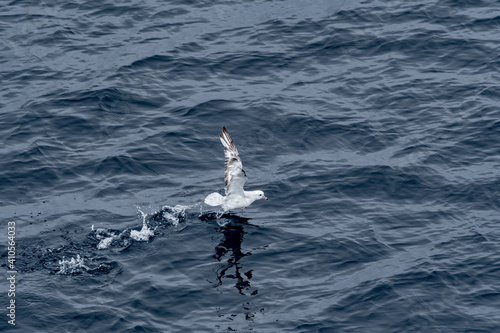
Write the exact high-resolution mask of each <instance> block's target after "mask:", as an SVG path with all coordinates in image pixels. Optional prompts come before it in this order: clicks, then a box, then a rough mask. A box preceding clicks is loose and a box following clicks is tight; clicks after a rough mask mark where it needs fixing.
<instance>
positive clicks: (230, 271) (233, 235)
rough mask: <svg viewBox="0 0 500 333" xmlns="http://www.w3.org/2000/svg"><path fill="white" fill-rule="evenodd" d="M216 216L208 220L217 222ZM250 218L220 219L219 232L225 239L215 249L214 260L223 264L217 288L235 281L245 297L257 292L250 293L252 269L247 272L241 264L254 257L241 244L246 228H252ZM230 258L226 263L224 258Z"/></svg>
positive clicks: (231, 216)
mask: <svg viewBox="0 0 500 333" xmlns="http://www.w3.org/2000/svg"><path fill="white" fill-rule="evenodd" d="M216 218H217V217H216V216H209V217H208V218H207V220H215V219H216ZM248 221H249V219H248V218H243V217H239V216H236V215H232V214H224V215H222V216H221V217H220V218H219V219H217V222H218V231H220V232H221V233H222V234H223V235H224V238H223V239H222V241H221V242H220V243H219V244H218V245H217V246H216V247H215V253H214V258H215V259H217V261H219V262H221V263H222V264H221V266H220V267H219V269H217V283H216V284H215V286H216V287H218V286H220V285H222V282H223V279H234V280H235V281H236V283H235V287H236V288H237V289H238V291H239V293H240V294H242V295H245V294H247V293H250V294H251V295H256V294H257V290H253V291H250V287H251V286H250V280H251V279H252V271H253V270H252V269H251V270H248V271H246V272H245V269H244V267H243V265H242V264H241V263H240V260H241V258H243V257H247V256H250V255H252V252H245V253H244V252H243V251H242V250H241V244H242V242H243V239H244V237H245V234H246V232H245V226H249V225H250V226H251V225H252V224H250V223H248ZM228 256H229V258H228V259H227V260H226V261H225V262H224V258H226V257H228Z"/></svg>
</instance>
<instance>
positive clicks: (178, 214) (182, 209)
mask: <svg viewBox="0 0 500 333" xmlns="http://www.w3.org/2000/svg"><path fill="white" fill-rule="evenodd" d="M188 208H191V206H183V205H175V207H170V206H168V205H165V206H163V208H162V209H163V217H164V218H165V219H166V220H167V221H168V222H170V223H172V224H173V225H178V224H179V219H180V218H184V216H185V215H186V209H188Z"/></svg>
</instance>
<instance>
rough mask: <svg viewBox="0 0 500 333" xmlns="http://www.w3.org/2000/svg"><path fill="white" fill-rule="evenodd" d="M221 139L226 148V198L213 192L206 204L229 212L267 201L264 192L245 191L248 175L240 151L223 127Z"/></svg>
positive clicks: (206, 199) (207, 198)
mask: <svg viewBox="0 0 500 333" xmlns="http://www.w3.org/2000/svg"><path fill="white" fill-rule="evenodd" d="M219 137H220V141H221V142H222V145H223V146H224V156H225V163H224V166H225V171H224V183H225V189H226V196H225V197H223V196H222V195H220V194H219V193H217V192H213V193H210V194H209V195H207V197H206V198H205V203H206V204H207V205H210V206H221V207H222V209H223V210H224V211H228V210H232V209H236V208H240V209H241V210H244V209H245V208H246V207H248V206H250V205H251V204H252V202H254V201H255V200H259V199H264V200H267V198H266V197H265V196H264V192H262V191H245V190H244V189H243V185H245V182H246V181H247V175H246V174H245V171H244V170H243V165H242V164H241V160H240V156H239V155H238V149H236V146H235V145H234V142H233V140H232V139H231V137H230V136H229V133H228V132H227V130H226V128H225V127H222V135H220V134H219Z"/></svg>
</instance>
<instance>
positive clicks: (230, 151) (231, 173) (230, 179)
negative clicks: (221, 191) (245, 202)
mask: <svg viewBox="0 0 500 333" xmlns="http://www.w3.org/2000/svg"><path fill="white" fill-rule="evenodd" d="M219 137H220V141H221V142H222V145H223V146H224V156H225V163H224V166H225V171H224V182H225V186H226V195H230V194H238V195H243V186H244V185H245V182H246V181H247V175H246V174H245V171H243V165H242V164H241V160H240V156H239V155H238V149H236V146H235V145H234V142H233V140H232V139H231V137H230V136H229V133H228V132H227V130H226V128H225V127H222V135H221V134H219Z"/></svg>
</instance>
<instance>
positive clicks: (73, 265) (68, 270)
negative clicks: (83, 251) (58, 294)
mask: <svg viewBox="0 0 500 333" xmlns="http://www.w3.org/2000/svg"><path fill="white" fill-rule="evenodd" d="M83 261H84V259H83V258H81V257H80V255H79V254H77V255H76V258H71V259H70V260H66V258H65V257H63V258H62V260H59V272H58V274H75V273H81V272H82V270H85V271H86V270H88V269H89V268H88V267H87V266H85V265H84V264H83Z"/></svg>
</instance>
